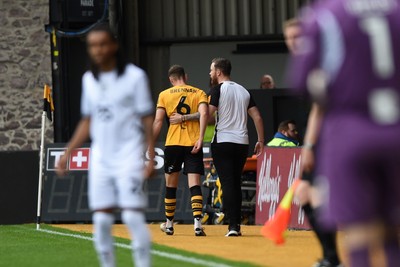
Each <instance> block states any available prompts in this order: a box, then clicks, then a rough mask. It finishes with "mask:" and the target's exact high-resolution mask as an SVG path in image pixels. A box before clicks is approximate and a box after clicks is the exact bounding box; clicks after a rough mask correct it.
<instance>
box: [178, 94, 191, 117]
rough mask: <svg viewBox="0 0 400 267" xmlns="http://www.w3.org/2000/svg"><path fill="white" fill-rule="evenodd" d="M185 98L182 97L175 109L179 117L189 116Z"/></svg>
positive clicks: (188, 107)
mask: <svg viewBox="0 0 400 267" xmlns="http://www.w3.org/2000/svg"><path fill="white" fill-rule="evenodd" d="M185 100H186V96H182V97H181V99H180V100H179V104H178V106H177V107H176V112H178V113H179V114H181V115H186V114H190V106H189V105H188V104H186V103H185Z"/></svg>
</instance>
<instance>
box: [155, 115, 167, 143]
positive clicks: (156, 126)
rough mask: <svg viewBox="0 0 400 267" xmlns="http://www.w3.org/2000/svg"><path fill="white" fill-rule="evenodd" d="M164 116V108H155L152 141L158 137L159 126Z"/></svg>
mask: <svg viewBox="0 0 400 267" xmlns="http://www.w3.org/2000/svg"><path fill="white" fill-rule="evenodd" d="M165 116H166V113H165V109H163V108H157V110H156V116H155V118H154V122H153V140H154V142H155V141H156V140H157V139H158V136H159V135H160V132H161V127H162V125H163V121H164V118H165Z"/></svg>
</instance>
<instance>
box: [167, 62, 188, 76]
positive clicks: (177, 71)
mask: <svg viewBox="0 0 400 267" xmlns="http://www.w3.org/2000/svg"><path fill="white" fill-rule="evenodd" d="M185 75H186V73H185V69H184V68H183V67H182V66H180V65H172V66H171V67H170V68H169V70H168V77H171V76H172V77H174V78H184V77H185Z"/></svg>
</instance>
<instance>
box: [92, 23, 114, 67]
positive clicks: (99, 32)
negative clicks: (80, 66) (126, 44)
mask: <svg viewBox="0 0 400 267" xmlns="http://www.w3.org/2000/svg"><path fill="white" fill-rule="evenodd" d="M86 43H87V49H88V53H89V56H90V60H91V61H92V63H93V64H95V65H97V66H100V67H101V66H102V65H105V64H109V63H110V62H111V61H115V59H116V55H117V52H118V49H119V48H118V41H117V38H116V36H115V35H114V33H113V32H112V30H111V29H110V27H109V26H108V25H107V24H103V23H102V24H99V25H97V26H96V27H94V28H93V29H92V30H91V31H90V32H89V34H88V35H87V37H86Z"/></svg>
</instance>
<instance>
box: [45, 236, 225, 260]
mask: <svg viewBox="0 0 400 267" xmlns="http://www.w3.org/2000/svg"><path fill="white" fill-rule="evenodd" d="M37 231H40V232H44V233H48V234H53V235H61V236H68V237H73V238H78V239H83V240H89V241H93V237H89V236H84V235H78V234H68V233H63V232H57V231H52V230H47V229H39V230H37ZM114 246H116V247H120V248H125V249H129V250H130V249H132V247H131V246H130V245H128V244H123V243H118V242H115V243H114ZM151 253H152V254H153V255H156V256H159V257H164V258H169V259H173V260H177V261H182V262H188V263H193V264H198V265H204V266H210V267H232V266H231V265H227V264H224V263H217V262H212V261H207V260H201V259H197V258H193V257H187V256H183V255H179V254H175V253H170V252H168V253H167V252H163V251H160V250H154V249H152V250H151Z"/></svg>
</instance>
